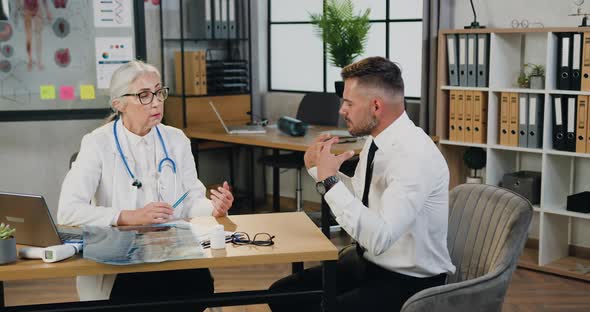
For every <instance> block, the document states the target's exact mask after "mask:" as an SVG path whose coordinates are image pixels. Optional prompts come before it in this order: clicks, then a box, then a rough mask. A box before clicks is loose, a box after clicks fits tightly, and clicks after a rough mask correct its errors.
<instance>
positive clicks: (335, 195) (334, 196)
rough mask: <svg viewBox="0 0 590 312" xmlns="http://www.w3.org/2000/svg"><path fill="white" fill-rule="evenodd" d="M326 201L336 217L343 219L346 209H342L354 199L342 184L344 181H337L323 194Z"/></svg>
mask: <svg viewBox="0 0 590 312" xmlns="http://www.w3.org/2000/svg"><path fill="white" fill-rule="evenodd" d="M324 199H325V200H326V203H328V205H329V206H330V209H331V210H332V212H333V213H334V215H335V216H336V218H337V219H338V220H337V221H338V222H340V220H342V221H344V220H343V218H345V216H344V215H345V213H346V210H345V209H344V208H345V207H346V206H348V205H349V204H350V203H351V202H352V201H354V200H355V198H354V196H353V195H352V193H350V190H348V188H347V187H346V185H344V182H342V181H338V183H336V184H334V186H332V188H331V189H330V190H329V191H328V192H326V194H325V195H324Z"/></svg>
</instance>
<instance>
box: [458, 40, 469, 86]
mask: <svg viewBox="0 0 590 312" xmlns="http://www.w3.org/2000/svg"><path fill="white" fill-rule="evenodd" d="M458 37H459V85H460V86H463V87H466V86H467V35H458Z"/></svg>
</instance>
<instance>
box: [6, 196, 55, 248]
mask: <svg viewBox="0 0 590 312" xmlns="http://www.w3.org/2000/svg"><path fill="white" fill-rule="evenodd" d="M0 222H3V223H5V224H10V227H11V228H15V229H16V231H15V233H14V238H15V239H16V243H17V244H22V245H30V246H40V247H47V246H53V245H60V244H61V243H62V242H61V239H60V238H59V235H58V233H57V229H56V227H55V223H54V222H53V219H52V218H51V214H50V213H49V209H47V204H46V203H45V199H44V198H43V196H39V195H27V194H16V193H6V192H0Z"/></svg>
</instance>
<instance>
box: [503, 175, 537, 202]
mask: <svg viewBox="0 0 590 312" xmlns="http://www.w3.org/2000/svg"><path fill="white" fill-rule="evenodd" d="M502 187H503V188H506V189H509V190H511V191H513V192H515V193H518V194H520V195H522V196H524V197H525V198H526V199H528V200H529V201H530V202H531V204H533V205H535V204H538V203H539V202H541V173H540V172H536V171H517V172H512V173H506V174H504V176H503V177H502Z"/></svg>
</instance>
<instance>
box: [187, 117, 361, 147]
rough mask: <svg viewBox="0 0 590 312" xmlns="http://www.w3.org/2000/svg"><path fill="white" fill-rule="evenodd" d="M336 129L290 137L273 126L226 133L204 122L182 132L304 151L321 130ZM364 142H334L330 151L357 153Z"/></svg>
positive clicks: (239, 142)
mask: <svg viewBox="0 0 590 312" xmlns="http://www.w3.org/2000/svg"><path fill="white" fill-rule="evenodd" d="M336 129H338V128H336V127H324V126H313V127H311V128H309V129H308V131H307V135H305V136H302V137H292V136H289V135H286V134H284V133H282V132H281V131H279V129H277V128H275V127H266V133H265V134H227V133H226V132H225V130H224V129H223V128H221V127H219V126H218V125H213V124H205V125H202V126H199V127H191V128H187V129H184V133H185V134H186V136H188V137H189V138H191V139H200V140H209V141H217V142H226V143H234V144H241V145H249V146H256V147H267V148H272V149H279V150H288V151H299V152H305V151H306V150H307V148H308V147H309V146H310V145H311V144H312V143H313V140H315V138H316V137H317V136H318V135H320V133H321V132H323V131H328V130H336ZM340 130H342V129H340ZM364 143H365V140H364V139H361V140H358V141H357V142H355V143H346V144H335V145H333V148H332V152H333V153H336V154H340V153H342V152H345V151H348V150H354V151H355V152H356V153H357V154H358V153H360V151H361V149H362V148H363V145H364Z"/></svg>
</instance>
